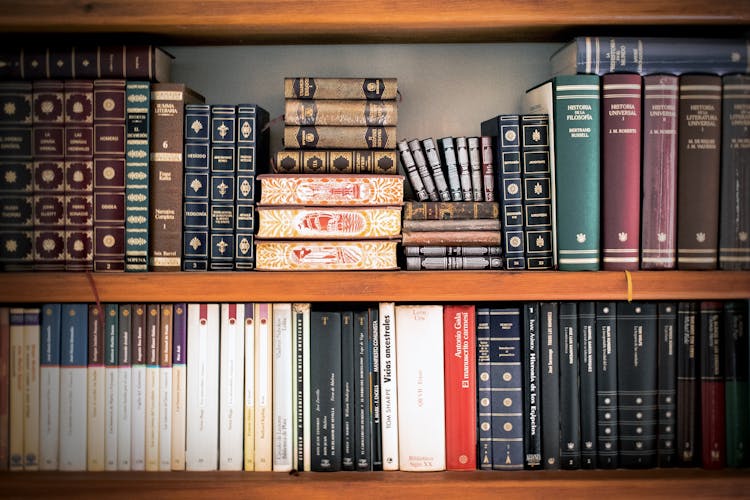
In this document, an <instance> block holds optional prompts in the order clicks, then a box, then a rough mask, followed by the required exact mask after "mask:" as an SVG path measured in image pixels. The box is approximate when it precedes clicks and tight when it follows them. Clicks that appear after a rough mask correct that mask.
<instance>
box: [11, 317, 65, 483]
mask: <svg viewBox="0 0 750 500" xmlns="http://www.w3.org/2000/svg"><path fill="white" fill-rule="evenodd" d="M61 309H62V306H61V304H45V305H43V306H42V308H41V338H40V346H39V349H40V350H39V356H40V361H39V396H40V397H39V470H57V469H58V467H59V465H58V457H59V452H60V311H61ZM7 314H8V309H7V308H6V309H5V310H4V311H3V310H0V329H1V328H3V326H4V327H5V328H8V327H9V323H8V317H7ZM3 315H5V317H3ZM6 333H7V330H6ZM0 335H2V333H0ZM6 340H7V338H3V339H2V340H0V342H5V341H6ZM6 348H7V347H6ZM6 359H7V358H6ZM5 366H7V364H6V365H5ZM6 380H7V379H6ZM4 382H5V381H0V386H1V385H2V384H3V383H4ZM0 404H2V403H0ZM6 404H7V399H6ZM4 456H5V460H6V461H7V455H4ZM6 469H7V467H6Z"/></svg>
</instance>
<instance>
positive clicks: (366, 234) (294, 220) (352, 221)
mask: <svg viewBox="0 0 750 500" xmlns="http://www.w3.org/2000/svg"><path fill="white" fill-rule="evenodd" d="M400 233H401V207H383V206H377V207H291V208H289V207H267V206H262V207H258V232H257V237H258V238H267V239H271V238H273V239H289V238H300V239H302V238H311V239H342V238H343V239H347V238H348V239H377V238H381V239H382V238H395V237H398V235H399V234H400Z"/></svg>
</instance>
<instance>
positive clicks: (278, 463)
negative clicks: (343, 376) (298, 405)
mask: <svg viewBox="0 0 750 500" xmlns="http://www.w3.org/2000/svg"><path fill="white" fill-rule="evenodd" d="M272 307H273V332H272V336H273V362H272V365H273V412H272V415H273V422H272V424H271V426H272V428H273V470H274V471H276V472H289V471H290V470H292V469H293V468H294V467H295V463H294V454H293V444H294V443H293V439H292V430H293V428H294V424H293V419H292V416H293V415H292V404H293V401H294V394H293V393H292V377H293V376H294V374H293V372H292V356H293V352H292V333H293V332H292V304H291V303H277V304H273V306H272Z"/></svg>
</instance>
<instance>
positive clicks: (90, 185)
mask: <svg viewBox="0 0 750 500" xmlns="http://www.w3.org/2000/svg"><path fill="white" fill-rule="evenodd" d="M63 86H64V89H65V169H64V174H65V270H67V271H90V270H92V269H93V268H94V264H93V262H94V197H93V195H94V82H93V81H91V80H67V81H65V82H64V85H63Z"/></svg>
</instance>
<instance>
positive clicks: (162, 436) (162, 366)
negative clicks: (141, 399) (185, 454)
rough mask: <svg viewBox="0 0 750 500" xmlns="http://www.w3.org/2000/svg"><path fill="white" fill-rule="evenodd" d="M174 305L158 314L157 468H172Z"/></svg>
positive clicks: (162, 469)
mask: <svg viewBox="0 0 750 500" xmlns="http://www.w3.org/2000/svg"><path fill="white" fill-rule="evenodd" d="M173 317H174V305H173V304H162V305H161V311H160V314H159V394H158V398H159V401H158V404H159V417H158V418H159V420H158V426H159V470H160V471H169V470H172V343H173V338H174V331H173V326H174V325H173Z"/></svg>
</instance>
